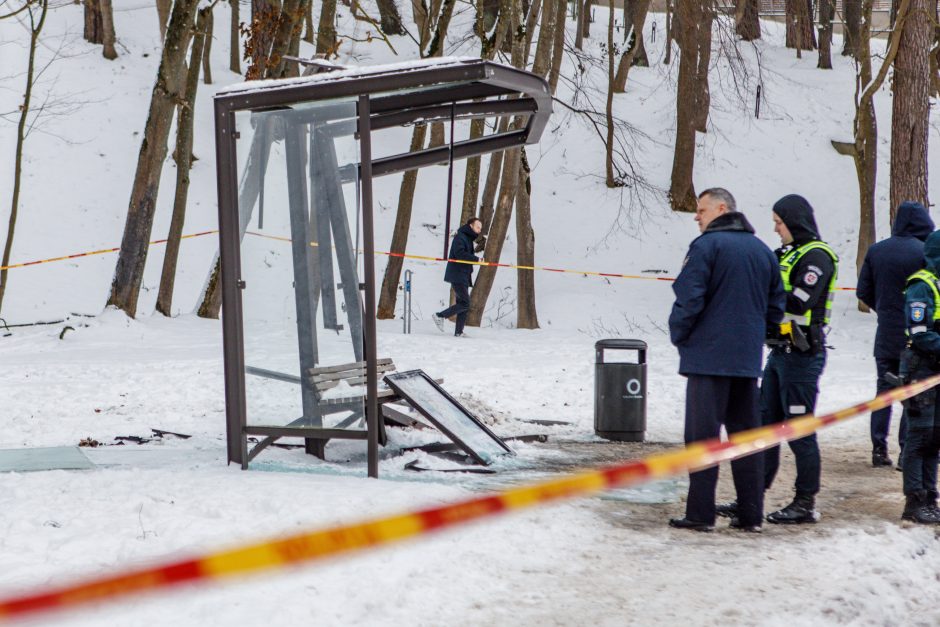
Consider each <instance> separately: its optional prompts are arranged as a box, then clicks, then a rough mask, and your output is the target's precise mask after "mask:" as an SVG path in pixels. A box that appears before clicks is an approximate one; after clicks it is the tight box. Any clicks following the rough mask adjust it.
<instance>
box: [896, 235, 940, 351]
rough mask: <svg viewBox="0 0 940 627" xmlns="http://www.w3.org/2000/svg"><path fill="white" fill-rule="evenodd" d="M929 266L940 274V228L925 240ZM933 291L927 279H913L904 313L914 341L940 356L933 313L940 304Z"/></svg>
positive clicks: (926, 261) (907, 293) (906, 298)
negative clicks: (924, 280)
mask: <svg viewBox="0 0 940 627" xmlns="http://www.w3.org/2000/svg"><path fill="white" fill-rule="evenodd" d="M924 262H925V263H926V268H927V269H928V270H930V271H931V272H933V273H934V274H935V275H940V231H934V232H933V233H931V234H930V235H929V236H928V237H927V241H926V242H924ZM934 301H935V298H934V294H933V290H932V289H931V288H930V286H929V285H927V284H926V283H924V282H923V281H912V282H911V283H910V285H908V287H907V290H906V291H905V293H904V315H905V320H906V325H907V329H908V332H909V333H910V336H911V344H913V346H914V348H915V349H916V350H917V351H919V352H922V353H927V354H929V355H933V356H936V357H940V333H937V331H936V329H935V328H934V323H933V316H934V312H935V311H936V309H937V307H940V303H937V302H934Z"/></svg>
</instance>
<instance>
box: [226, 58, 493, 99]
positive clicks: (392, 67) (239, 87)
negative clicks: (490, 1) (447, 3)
mask: <svg viewBox="0 0 940 627" xmlns="http://www.w3.org/2000/svg"><path fill="white" fill-rule="evenodd" d="M481 60H482V59H481V58H480V57H436V58H434V59H417V60H412V61H402V62H401V63H388V64H385V65H369V66H357V67H351V68H348V69H345V70H338V71H335V72H322V73H319V74H313V75H311V76H299V77H296V78H276V79H267V80H263V81H245V82H243V83H235V84H234V85H228V86H226V87H223V88H221V89H220V90H218V91H217V92H216V97H219V96H230V95H232V94H236V93H238V94H244V93H251V92H257V91H264V90H266V89H270V88H272V87H292V86H296V85H311V84H316V83H323V82H326V81H337V80H344V79H350V78H359V77H361V76H374V75H379V74H389V73H393V72H396V73H400V72H407V71H409V70H411V71H413V70H424V69H427V68H439V67H446V66H451V65H460V64H461V63H472V62H474V61H481ZM491 63H493V64H494V65H502V64H500V63H495V62H491ZM507 67H509V66H507Z"/></svg>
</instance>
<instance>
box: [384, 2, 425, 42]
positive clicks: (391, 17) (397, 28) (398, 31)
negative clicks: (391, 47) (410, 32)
mask: <svg viewBox="0 0 940 627" xmlns="http://www.w3.org/2000/svg"><path fill="white" fill-rule="evenodd" d="M421 1H422V2H423V0H421ZM376 4H378V6H379V19H380V21H381V25H382V32H383V33H385V34H386V35H404V34H405V27H404V26H402V23H401V14H399V12H398V6H397V5H396V4H395V0H376Z"/></svg>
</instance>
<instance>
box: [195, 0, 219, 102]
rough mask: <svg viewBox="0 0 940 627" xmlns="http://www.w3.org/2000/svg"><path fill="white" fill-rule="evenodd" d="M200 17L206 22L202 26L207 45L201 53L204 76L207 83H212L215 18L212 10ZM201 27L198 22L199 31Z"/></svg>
mask: <svg viewBox="0 0 940 627" xmlns="http://www.w3.org/2000/svg"><path fill="white" fill-rule="evenodd" d="M200 17H202V19H203V20H205V24H203V26H202V28H203V29H204V30H205V34H204V35H203V37H204V39H205V45H204V47H203V50H202V54H201V55H200V56H201V57H202V78H203V80H204V81H205V83H206V85H211V84H212V63H211V57H210V56H209V55H210V54H211V53H212V38H213V36H214V35H215V19H213V17H212V11H209V12H208V13H206V15H205V17H203V16H202V15H200ZM199 28H200V27H199V25H198V23H197V25H196V30H197V31H198V30H199Z"/></svg>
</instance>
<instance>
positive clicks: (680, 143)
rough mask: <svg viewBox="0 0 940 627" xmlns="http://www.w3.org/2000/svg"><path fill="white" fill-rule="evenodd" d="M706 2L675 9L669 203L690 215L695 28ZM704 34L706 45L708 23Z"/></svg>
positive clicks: (695, 0)
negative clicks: (675, 70)
mask: <svg viewBox="0 0 940 627" xmlns="http://www.w3.org/2000/svg"><path fill="white" fill-rule="evenodd" d="M707 2H708V0H689V1H688V2H680V3H679V4H678V6H677V8H676V13H677V15H676V18H677V19H678V22H679V23H678V29H677V31H678V32H677V42H678V44H679V78H678V94H677V97H676V145H675V153H674V155H673V161H672V182H671V185H670V188H669V202H670V205H671V206H672V208H673V210H674V211H689V212H694V211H695V208H696V197H695V188H694V186H693V184H692V171H693V168H694V165H695V130H696V126H697V121H698V120H699V119H700V116H699V115H698V112H697V106H698V102H699V101H700V99H701V98H702V88H701V85H700V83H699V79H700V77H699V63H700V45H701V40H702V39H703V37H701V36H700V35H699V29H700V28H703V24H702V23H703V22H704V21H705V20H706V13H707V12H709V11H708V10H707V7H706V6H705V5H706V3H707ZM709 13H710V12H709ZM708 33H709V37H708V38H707V39H708V41H709V46H710V45H711V43H710V34H711V27H710V20H709V29H708ZM706 80H707V73H706ZM706 115H707V112H706Z"/></svg>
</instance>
